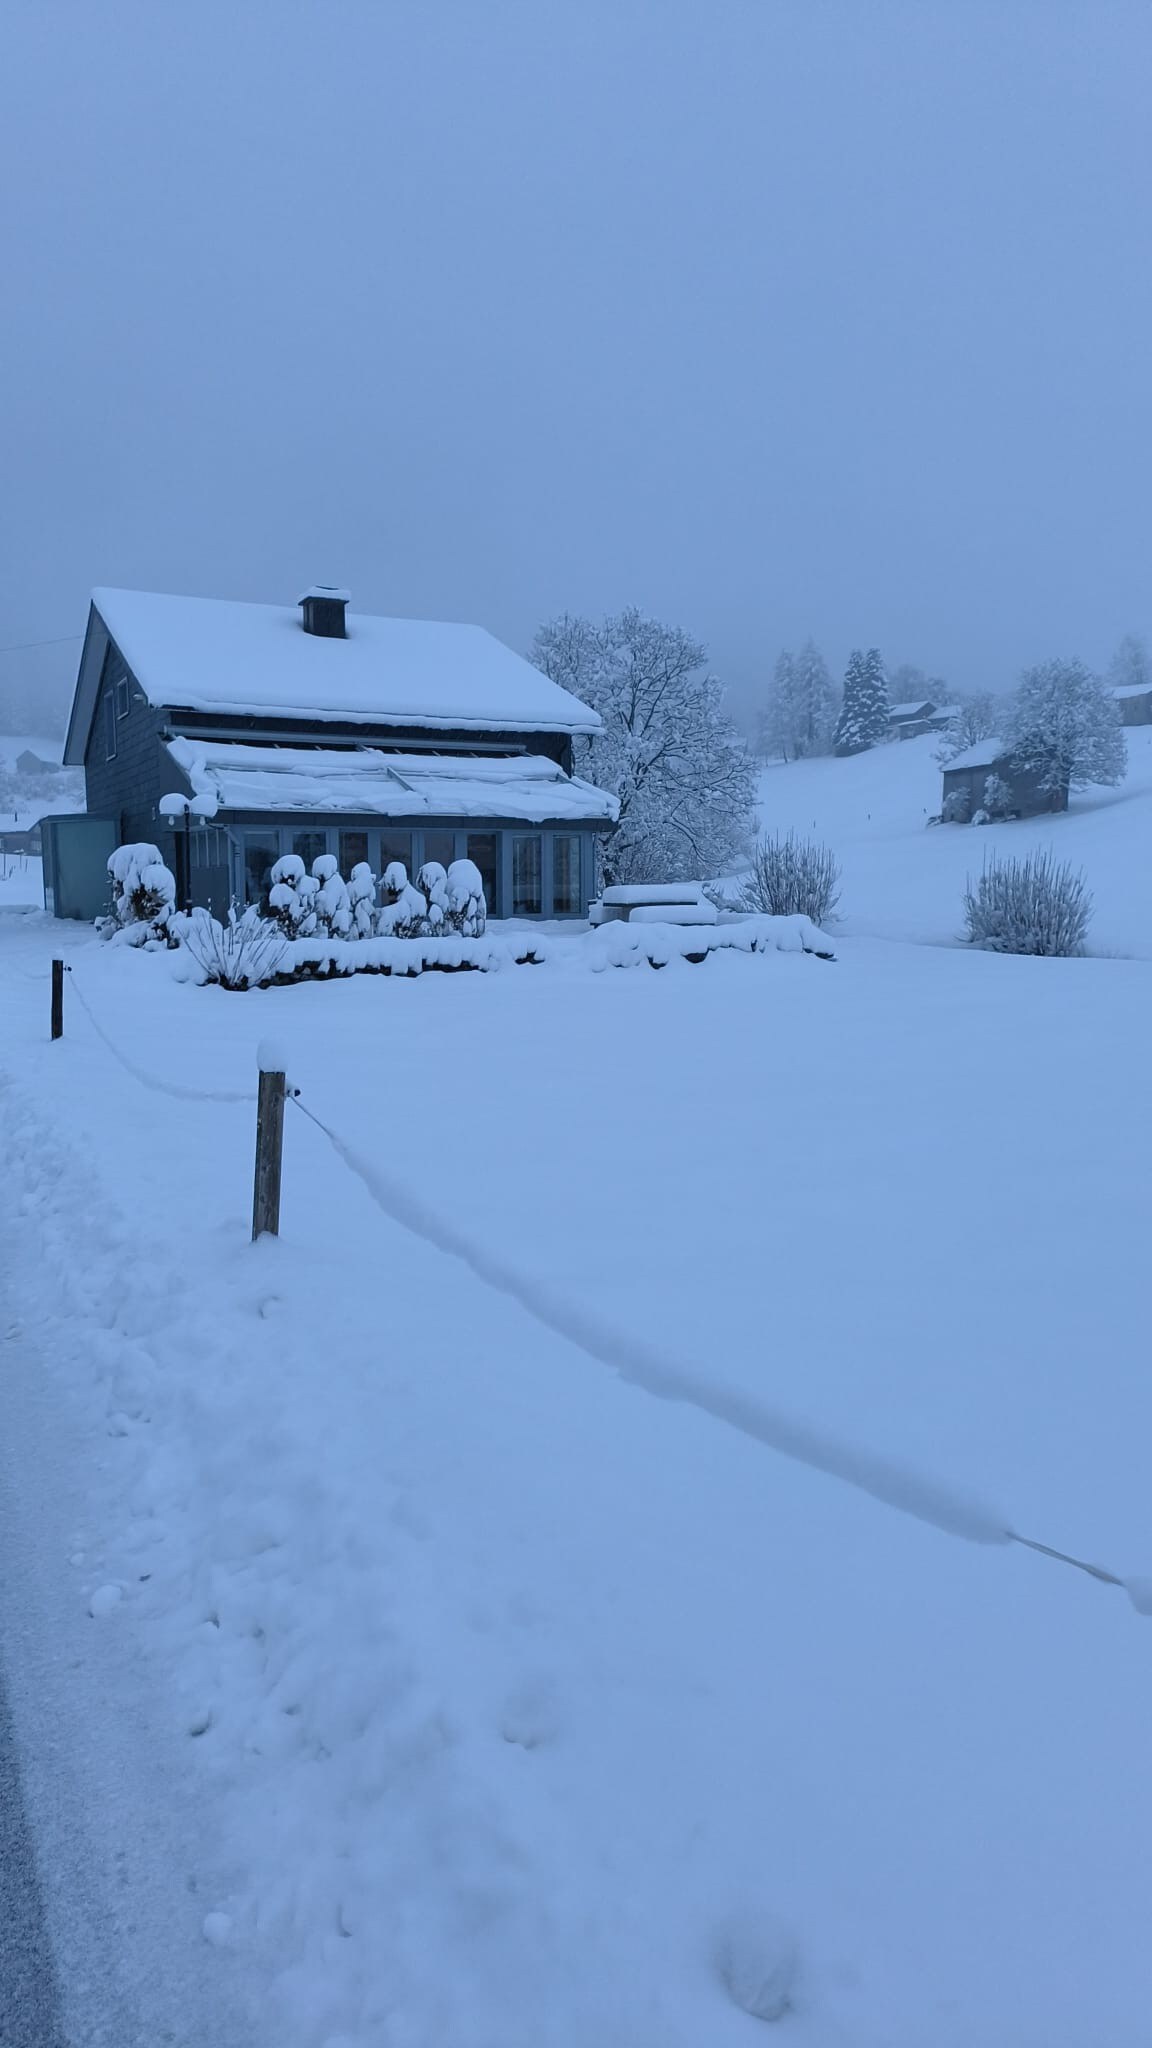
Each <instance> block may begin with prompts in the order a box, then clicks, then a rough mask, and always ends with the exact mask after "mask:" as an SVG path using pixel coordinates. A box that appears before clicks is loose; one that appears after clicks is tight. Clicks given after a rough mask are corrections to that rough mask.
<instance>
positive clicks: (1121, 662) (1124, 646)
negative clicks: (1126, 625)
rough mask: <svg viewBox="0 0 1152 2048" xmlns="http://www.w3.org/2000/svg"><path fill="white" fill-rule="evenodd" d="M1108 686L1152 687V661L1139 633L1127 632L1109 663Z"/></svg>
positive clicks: (1148, 688)
mask: <svg viewBox="0 0 1152 2048" xmlns="http://www.w3.org/2000/svg"><path fill="white" fill-rule="evenodd" d="M1108 686H1109V688H1110V689H1113V690H1150V689H1152V661H1150V660H1149V657H1148V645H1147V642H1146V641H1145V640H1144V639H1143V638H1142V637H1141V635H1140V634H1139V633H1125V635H1124V638H1123V639H1122V640H1121V642H1120V645H1119V646H1118V647H1117V649H1116V652H1115V654H1114V655H1113V656H1112V659H1111V661H1110V662H1109V664H1108Z"/></svg>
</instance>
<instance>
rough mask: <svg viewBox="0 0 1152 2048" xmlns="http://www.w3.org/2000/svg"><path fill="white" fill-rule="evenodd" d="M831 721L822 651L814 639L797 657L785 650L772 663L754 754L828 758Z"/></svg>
mask: <svg viewBox="0 0 1152 2048" xmlns="http://www.w3.org/2000/svg"><path fill="white" fill-rule="evenodd" d="M835 723H836V694H835V690H834V687H833V683H832V678H831V676H830V675H829V673H828V665H827V663H826V661H825V660H824V657H823V655H822V654H821V652H820V649H819V648H818V647H817V646H816V644H815V642H814V641H813V640H806V641H805V642H804V645H803V647H802V648H801V649H800V652H799V654H793V653H791V652H790V650H789V649H788V648H785V649H784V651H783V652H782V653H781V654H780V655H778V657H777V660H776V667H775V669H774V671H773V675H772V688H771V691H770V692H769V696H768V703H767V706H766V708H765V710H764V711H763V712H762V714H761V717H760V722H759V730H758V733H757V741H756V751H757V752H758V753H759V754H761V755H763V756H764V758H765V759H766V760H770V761H778V760H784V761H799V760H801V759H802V758H803V757H804V756H806V755H809V754H826V753H827V752H828V749H829V747H830V746H831V744H832V728H833V726H834V725H835Z"/></svg>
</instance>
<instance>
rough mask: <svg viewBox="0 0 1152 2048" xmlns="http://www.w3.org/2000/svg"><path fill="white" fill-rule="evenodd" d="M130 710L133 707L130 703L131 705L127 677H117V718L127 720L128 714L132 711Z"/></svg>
mask: <svg viewBox="0 0 1152 2048" xmlns="http://www.w3.org/2000/svg"><path fill="white" fill-rule="evenodd" d="M130 709H131V706H130V703H129V699H128V678H127V676H117V678H116V716H117V718H127V716H128V713H129V710H130Z"/></svg>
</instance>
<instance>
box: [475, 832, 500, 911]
mask: <svg viewBox="0 0 1152 2048" xmlns="http://www.w3.org/2000/svg"><path fill="white" fill-rule="evenodd" d="M498 844H499V841H498V840H497V837H496V834H495V832H470V833H469V834H468V858H469V860H473V861H475V863H476V865H477V867H478V868H479V870H480V880H481V881H482V882H483V884H484V901H485V903H486V904H487V905H488V915H489V917H495V915H496V848H497V846H498Z"/></svg>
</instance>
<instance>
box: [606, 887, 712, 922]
mask: <svg viewBox="0 0 1152 2048" xmlns="http://www.w3.org/2000/svg"><path fill="white" fill-rule="evenodd" d="M588 921H589V923H590V924H621V923H622V924H715V923H716V922H717V911H716V906H715V904H713V903H709V901H708V898H707V897H706V896H705V894H704V891H703V889H702V888H701V886H700V884H699V882H633V883H629V884H628V885H626V886H624V885H616V886H614V887H612V888H611V889H605V891H604V894H603V895H602V896H601V898H600V900H599V902H598V903H593V904H592V905H591V906H590V908H589V911H588Z"/></svg>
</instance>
